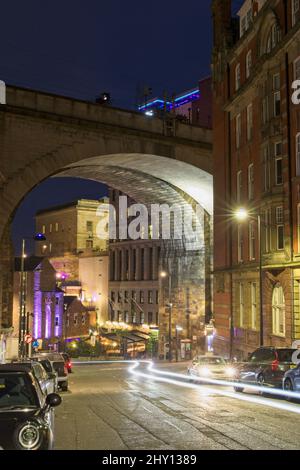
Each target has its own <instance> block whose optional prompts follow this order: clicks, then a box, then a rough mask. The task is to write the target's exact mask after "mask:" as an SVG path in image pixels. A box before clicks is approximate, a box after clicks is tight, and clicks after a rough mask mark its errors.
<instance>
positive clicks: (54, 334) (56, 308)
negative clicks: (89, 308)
mask: <svg viewBox="0 0 300 470" xmlns="http://www.w3.org/2000/svg"><path fill="white" fill-rule="evenodd" d="M20 266H21V260H20V258H16V260H15V273H14V297H13V327H14V330H13V331H14V333H13V334H14V336H15V337H18V335H19V318H20V317H19V315H20V297H19V296H20V278H21V273H20ZM24 271H25V279H26V280H25V298H26V312H28V313H27V322H28V323H27V324H28V331H29V332H30V333H31V334H32V336H33V337H34V339H38V340H40V342H41V345H42V346H43V347H48V345H49V344H53V345H57V344H58V342H59V341H61V339H62V335H63V302H64V301H63V296H64V293H63V291H62V290H61V289H59V288H58V287H57V285H56V271H55V269H54V268H53V266H52V265H51V264H50V262H49V261H48V260H47V259H45V258H42V257H37V256H31V257H29V258H26V259H25V262H24Z"/></svg>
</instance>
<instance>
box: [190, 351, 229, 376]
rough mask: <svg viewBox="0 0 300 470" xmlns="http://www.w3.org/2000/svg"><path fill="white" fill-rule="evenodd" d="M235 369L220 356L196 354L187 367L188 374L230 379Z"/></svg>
mask: <svg viewBox="0 0 300 470" xmlns="http://www.w3.org/2000/svg"><path fill="white" fill-rule="evenodd" d="M236 372H237V371H236V369H235V367H234V366H233V365H231V364H230V363H229V362H227V361H226V360H225V359H224V358H223V357H222V356H213V355H212V356H196V357H195V358H194V359H193V361H192V364H191V365H190V366H189V367H188V374H189V375H191V376H196V377H204V378H213V379H220V380H231V379H232V378H234V377H235V375H236Z"/></svg>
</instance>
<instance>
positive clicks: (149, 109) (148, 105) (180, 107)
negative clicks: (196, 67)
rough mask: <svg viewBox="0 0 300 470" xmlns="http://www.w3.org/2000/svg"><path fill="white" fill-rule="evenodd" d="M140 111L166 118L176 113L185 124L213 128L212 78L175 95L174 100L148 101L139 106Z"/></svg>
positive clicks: (157, 99) (207, 78) (159, 98)
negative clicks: (167, 115)
mask: <svg viewBox="0 0 300 470" xmlns="http://www.w3.org/2000/svg"><path fill="white" fill-rule="evenodd" d="M139 110H140V111H141V112H144V113H145V114H147V115H149V116H151V115H154V114H156V115H158V116H161V117H164V115H165V113H174V115H175V116H176V117H177V118H178V119H182V120H183V122H186V123H189V124H192V125H194V126H201V127H207V128H211V126H212V90H211V77H206V78H203V79H201V80H200V81H199V84H198V86H197V87H195V88H192V89H190V90H185V91H183V92H182V93H179V94H178V95H174V96H173V98H166V97H165V98H162V97H155V98H152V99H150V100H146V101H145V102H144V103H142V104H141V105H140V106H139Z"/></svg>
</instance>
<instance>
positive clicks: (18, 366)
mask: <svg viewBox="0 0 300 470" xmlns="http://www.w3.org/2000/svg"><path fill="white" fill-rule="evenodd" d="M31 369H32V367H31V364H30V363H17V362H16V363H13V364H1V365H0V372H31Z"/></svg>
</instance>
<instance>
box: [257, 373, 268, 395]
mask: <svg viewBox="0 0 300 470" xmlns="http://www.w3.org/2000/svg"><path fill="white" fill-rule="evenodd" d="M257 385H259V386H260V387H264V386H265V378H264V376H263V375H262V374H260V375H259V376H258V377H257ZM259 394H260V395H261V396H262V397H263V396H264V395H266V393H265V392H259Z"/></svg>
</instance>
